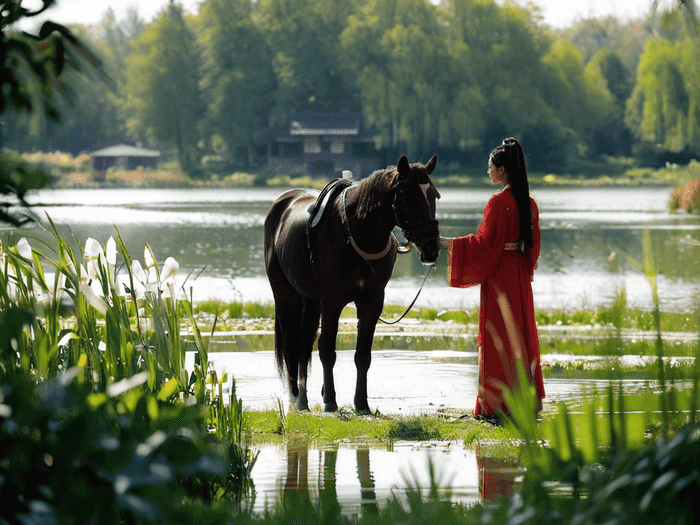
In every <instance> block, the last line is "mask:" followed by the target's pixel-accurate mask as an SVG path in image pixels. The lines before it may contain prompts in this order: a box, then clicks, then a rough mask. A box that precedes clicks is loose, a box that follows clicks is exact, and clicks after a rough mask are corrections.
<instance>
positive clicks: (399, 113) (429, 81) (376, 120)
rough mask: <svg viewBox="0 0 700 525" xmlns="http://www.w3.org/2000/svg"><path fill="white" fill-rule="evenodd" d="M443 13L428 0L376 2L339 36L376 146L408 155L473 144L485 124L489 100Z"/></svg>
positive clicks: (424, 155) (423, 155) (421, 155)
mask: <svg viewBox="0 0 700 525" xmlns="http://www.w3.org/2000/svg"><path fill="white" fill-rule="evenodd" d="M443 15H444V13H442V12H440V11H439V10H438V9H437V8H436V7H435V6H433V5H432V4H430V3H429V2H426V1H425V0H393V1H381V0H374V1H372V2H368V3H367V4H365V5H364V6H363V7H362V8H361V9H360V10H359V11H358V12H357V14H355V15H352V16H351V17H350V18H349V19H348V26H347V28H346V29H345V31H344V32H343V34H342V35H341V42H342V46H343V56H344V57H345V59H346V61H347V64H348V67H349V68H350V69H351V70H352V71H354V76H355V77H356V78H357V84H358V88H359V91H360V93H361V97H362V105H363V109H364V111H365V115H366V117H367V120H368V122H369V123H370V124H371V125H373V126H375V127H376V128H377V129H378V130H379V131H380V146H381V147H383V148H395V149H400V150H401V151H402V152H403V153H407V154H408V155H409V157H410V158H412V159H413V158H416V159H418V158H423V159H425V158H428V157H429V156H430V155H432V154H433V153H434V152H435V151H436V150H438V149H440V148H444V149H448V150H457V151H460V150H462V151H463V150H465V149H467V148H470V147H473V146H474V145H475V144H477V143H478V142H479V135H480V133H481V131H482V130H483V126H484V120H483V118H482V110H483V108H484V106H485V104H486V102H485V99H484V97H483V94H482V93H481V91H480V90H479V88H478V87H477V86H476V85H475V84H474V82H473V81H472V80H471V72H470V70H469V66H470V56H469V49H468V46H466V45H465V44H464V43H463V42H460V41H458V40H457V39H453V40H451V39H450V37H449V35H447V34H445V32H444V30H443V29H442V27H443V25H442V24H441V20H440V17H441V16H443Z"/></svg>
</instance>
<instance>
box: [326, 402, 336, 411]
mask: <svg viewBox="0 0 700 525" xmlns="http://www.w3.org/2000/svg"><path fill="white" fill-rule="evenodd" d="M325 410H326V412H336V411H337V410H338V404H337V403H326V408H325Z"/></svg>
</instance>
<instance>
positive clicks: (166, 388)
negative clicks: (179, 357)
mask: <svg viewBox="0 0 700 525" xmlns="http://www.w3.org/2000/svg"><path fill="white" fill-rule="evenodd" d="M178 385H179V382H178V380H177V379H176V378H174V377H171V378H170V379H169V380H168V381H167V382H166V383H165V384H164V385H163V386H162V387H161V389H160V391H159V392H158V396H157V397H158V399H159V400H161V401H166V400H168V399H170V398H171V397H172V396H174V395H175V394H177V393H178V392H179V390H180V388H179V386H178Z"/></svg>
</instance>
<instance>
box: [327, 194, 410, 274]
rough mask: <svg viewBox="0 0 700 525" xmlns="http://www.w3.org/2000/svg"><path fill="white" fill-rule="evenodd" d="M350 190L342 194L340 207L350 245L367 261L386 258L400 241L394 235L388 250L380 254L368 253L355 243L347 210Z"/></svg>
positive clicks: (390, 239)
mask: <svg viewBox="0 0 700 525" xmlns="http://www.w3.org/2000/svg"><path fill="white" fill-rule="evenodd" d="M348 189H350V188H349V187H348V188H345V189H344V190H343V192H342V193H341V194H340V206H341V214H340V222H342V223H343V229H345V233H346V234H347V236H348V239H349V241H350V244H351V245H352V247H353V248H354V249H355V251H356V252H357V254H358V255H359V256H360V257H362V258H363V259H364V260H365V261H376V260H377V259H381V258H382V257H385V256H386V254H388V253H389V251H390V250H391V249H392V247H393V246H394V244H396V246H398V243H399V241H397V240H396V237H394V234H393V233H392V234H390V235H389V241H388V242H387V243H386V248H384V249H383V250H382V251H381V252H379V253H367V252H366V251H364V250H362V248H360V247H359V246H358V245H357V243H356V242H355V239H353V237H352V233H351V232H350V222H349V221H348V216H347V212H346V210H345V195H346V194H347V192H348Z"/></svg>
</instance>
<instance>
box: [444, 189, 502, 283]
mask: <svg viewBox="0 0 700 525" xmlns="http://www.w3.org/2000/svg"><path fill="white" fill-rule="evenodd" d="M506 214H507V209H506V201H505V200H504V199H503V198H502V195H501V194H496V195H494V196H493V197H491V199H490V200H489V202H488V204H487V205H486V209H485V210H484V222H482V223H481V226H480V227H479V231H478V232H477V233H475V234H472V235H467V236H466V237H457V238H455V239H452V242H451V243H450V244H449V245H448V249H447V260H448V266H447V284H448V285H450V286H454V287H457V288H467V287H469V286H475V285H477V284H481V283H482V282H484V281H485V280H486V279H488V278H489V277H490V276H491V275H493V274H494V272H495V271H496V268H498V265H499V263H500V261H501V257H502V256H503V248H504V247H505V244H506V231H507V224H506V223H507V216H506Z"/></svg>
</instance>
